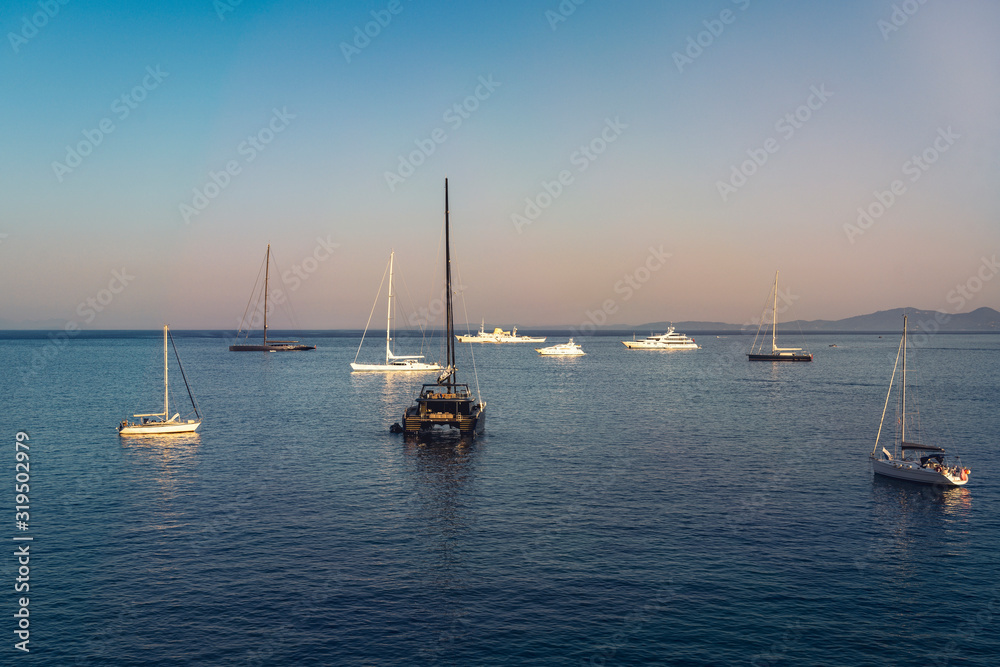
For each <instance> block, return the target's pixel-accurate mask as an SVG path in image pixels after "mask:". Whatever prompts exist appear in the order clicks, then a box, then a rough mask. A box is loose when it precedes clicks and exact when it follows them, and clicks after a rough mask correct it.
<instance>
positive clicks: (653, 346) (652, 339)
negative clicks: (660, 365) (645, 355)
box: [622, 327, 698, 350]
mask: <svg viewBox="0 0 1000 667" xmlns="http://www.w3.org/2000/svg"><path fill="white" fill-rule="evenodd" d="M622 345H624V346H625V347H627V348H628V349H630V350H697V349H698V343H696V342H694V338H689V337H687V336H685V335H684V334H682V333H674V328H673V327H667V333H665V334H655V335H654V334H650V335H649V336H647V337H646V338H643V339H642V340H634V339H633V340H623V341H622Z"/></svg>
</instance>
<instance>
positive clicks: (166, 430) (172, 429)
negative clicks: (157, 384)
mask: <svg viewBox="0 0 1000 667" xmlns="http://www.w3.org/2000/svg"><path fill="white" fill-rule="evenodd" d="M168 337H169V339H170V344H171V345H172V346H173V348H174V356H176V357H177V366H178V368H180V369H181V377H183V378H184V386H185V387H187V391H188V398H189V399H191V407H193V408H194V414H195V418H194V419H181V415H180V413H175V414H174V415H173V416H172V417H171V416H170V383H169V381H168V379H167V373H168V368H167V367H168V364H167V358H168V357H167V339H168ZM132 416H133V417H135V418H136V421H134V422H131V421H129V420H127V419H123V420H122V422H121V423H120V424H119V425H118V435H123V436H125V435H169V434H173V433H193V432H194V431H197V430H198V427H199V426H201V413H199V412H198V404H197V403H195V400H194V395H193V394H192V393H191V386H190V385H189V384H188V381H187V376H186V375H185V374H184V367H183V366H181V357H180V355H179V354H177V346H176V345H174V337H173V336H171V335H170V330H169V328H168V327H167V326H166V325H164V327H163V412H147V413H145V414H138V415H132Z"/></svg>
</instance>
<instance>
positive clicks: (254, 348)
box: [229, 345, 316, 352]
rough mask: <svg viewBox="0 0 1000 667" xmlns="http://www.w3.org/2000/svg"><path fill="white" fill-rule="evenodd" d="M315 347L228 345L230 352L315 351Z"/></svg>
mask: <svg viewBox="0 0 1000 667" xmlns="http://www.w3.org/2000/svg"><path fill="white" fill-rule="evenodd" d="M315 349H316V346H315V345H230V346H229V351H230V352H297V351H299V350H315Z"/></svg>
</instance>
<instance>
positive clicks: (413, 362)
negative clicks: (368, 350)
mask: <svg viewBox="0 0 1000 667" xmlns="http://www.w3.org/2000/svg"><path fill="white" fill-rule="evenodd" d="M395 256H396V253H395V251H390V252H389V306H388V312H387V313H386V320H385V363H382V364H359V363H358V355H360V354H361V346H362V345H364V343H365V334H367V333H368V325H367V324H366V325H365V333H364V334H362V335H361V343H359V344H358V352H357V354H355V355H354V362H353V363H352V364H351V369H352V370H355V371H389V372H393V371H410V372H426V371H439V370H441V365H440V364H435V363H430V364H429V363H426V362H423V361H419V360H420V359H423V358H424V355H422V354H408V355H398V354H395V353H393V351H392V297H393V292H392V264H393V259H394V258H395ZM382 278H383V279H384V278H385V274H384V273H383V274H382ZM379 289H381V286H380V287H379ZM375 300H376V302H377V301H378V296H377V295H376V297H375ZM374 309H375V307H374V306H372V311H374ZM368 321H369V323H371V317H369V318H368Z"/></svg>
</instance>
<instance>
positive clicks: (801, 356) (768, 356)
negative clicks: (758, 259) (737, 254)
mask: <svg viewBox="0 0 1000 667" xmlns="http://www.w3.org/2000/svg"><path fill="white" fill-rule="evenodd" d="M771 291H772V293H773V294H774V301H773V302H772V305H771V351H770V352H766V351H764V340H765V339H764V338H762V337H761V336H760V330H761V327H763V326H764V313H761V316H760V324H759V325H758V326H757V335H755V336H754V338H753V345H751V346H750V352H749V353H748V354H747V357H749V359H750V361H812V360H813V356H812V355H811V354H809V353H808V352H803V351H802V348H801V347H778V344H777V341H776V340H775V334H774V329H775V325H776V324H777V319H778V272H777V271H775V272H774V287H772V288H771ZM765 312H766V311H765ZM758 338H760V345H759V346H758V345H757V339H758ZM755 350H756V351H755Z"/></svg>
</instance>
